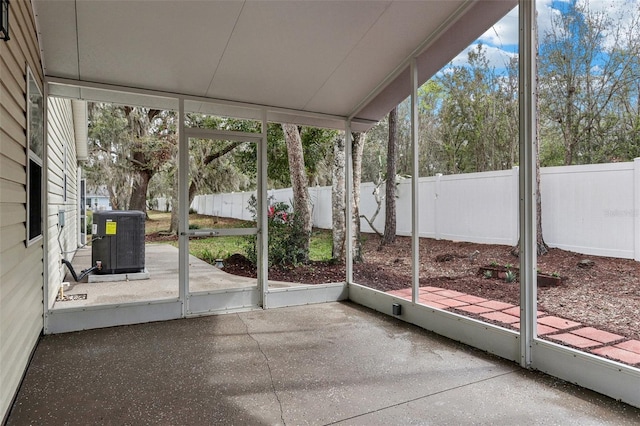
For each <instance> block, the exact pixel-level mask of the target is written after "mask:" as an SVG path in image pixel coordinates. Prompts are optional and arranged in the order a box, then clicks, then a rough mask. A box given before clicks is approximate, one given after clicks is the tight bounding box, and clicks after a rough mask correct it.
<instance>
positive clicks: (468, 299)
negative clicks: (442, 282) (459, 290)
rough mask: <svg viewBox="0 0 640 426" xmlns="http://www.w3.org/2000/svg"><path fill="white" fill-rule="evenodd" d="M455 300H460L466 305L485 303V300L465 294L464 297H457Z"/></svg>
mask: <svg viewBox="0 0 640 426" xmlns="http://www.w3.org/2000/svg"><path fill="white" fill-rule="evenodd" d="M456 299H457V300H462V301H463V302H467V303H482V302H486V301H487V299H483V298H482V297H478V296H472V295H470V294H465V295H464V296H458V297H456Z"/></svg>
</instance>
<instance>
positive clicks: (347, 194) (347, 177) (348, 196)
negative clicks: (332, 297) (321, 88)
mask: <svg viewBox="0 0 640 426" xmlns="http://www.w3.org/2000/svg"><path fill="white" fill-rule="evenodd" d="M352 143H353V142H352V140H351V122H350V121H347V122H346V123H345V129H344V151H345V154H344V155H345V160H346V161H345V163H344V164H345V167H346V170H345V173H344V184H345V186H346V188H345V191H344V208H345V220H346V227H345V228H346V229H345V230H346V233H345V236H344V238H345V240H346V241H345V251H346V253H345V262H346V277H345V280H346V282H347V284H351V283H353V241H352V236H353V228H352V227H353V219H352V218H351V216H352V214H353V211H352V209H351V201H352V200H353V194H352V192H353V159H352V158H351V153H352V152H353V149H352V148H353V147H352V146H351V145H352Z"/></svg>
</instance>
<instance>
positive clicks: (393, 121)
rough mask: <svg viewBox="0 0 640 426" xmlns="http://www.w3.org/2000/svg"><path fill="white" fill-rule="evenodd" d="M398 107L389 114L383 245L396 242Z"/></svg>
mask: <svg viewBox="0 0 640 426" xmlns="http://www.w3.org/2000/svg"><path fill="white" fill-rule="evenodd" d="M397 125H398V107H397V106H396V107H395V108H394V109H392V110H391V112H390V113H389V142H388V144H387V183H386V195H385V216H384V235H383V236H382V244H391V243H393V242H394V241H395V240H396V145H397V138H398V132H397Z"/></svg>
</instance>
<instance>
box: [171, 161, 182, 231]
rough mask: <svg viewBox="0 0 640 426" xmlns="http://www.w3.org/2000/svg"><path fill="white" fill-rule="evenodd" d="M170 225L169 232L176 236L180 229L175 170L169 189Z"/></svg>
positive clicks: (176, 171) (176, 173)
mask: <svg viewBox="0 0 640 426" xmlns="http://www.w3.org/2000/svg"><path fill="white" fill-rule="evenodd" d="M171 192H172V193H171V224H170V225H169V232H170V233H171V234H173V235H176V234H178V230H179V228H180V215H179V213H180V203H178V193H179V191H178V169H177V168H176V170H175V173H174V176H173V188H172V189H171Z"/></svg>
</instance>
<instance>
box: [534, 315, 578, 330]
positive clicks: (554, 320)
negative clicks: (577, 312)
mask: <svg viewBox="0 0 640 426" xmlns="http://www.w3.org/2000/svg"><path fill="white" fill-rule="evenodd" d="M538 324H544V325H548V326H550V327H553V328H557V329H559V330H566V329H568V328H573V327H577V326H579V325H580V323H579V322H575V321H570V320H568V319H564V318H560V317H553V316H549V317H542V318H538Z"/></svg>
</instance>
